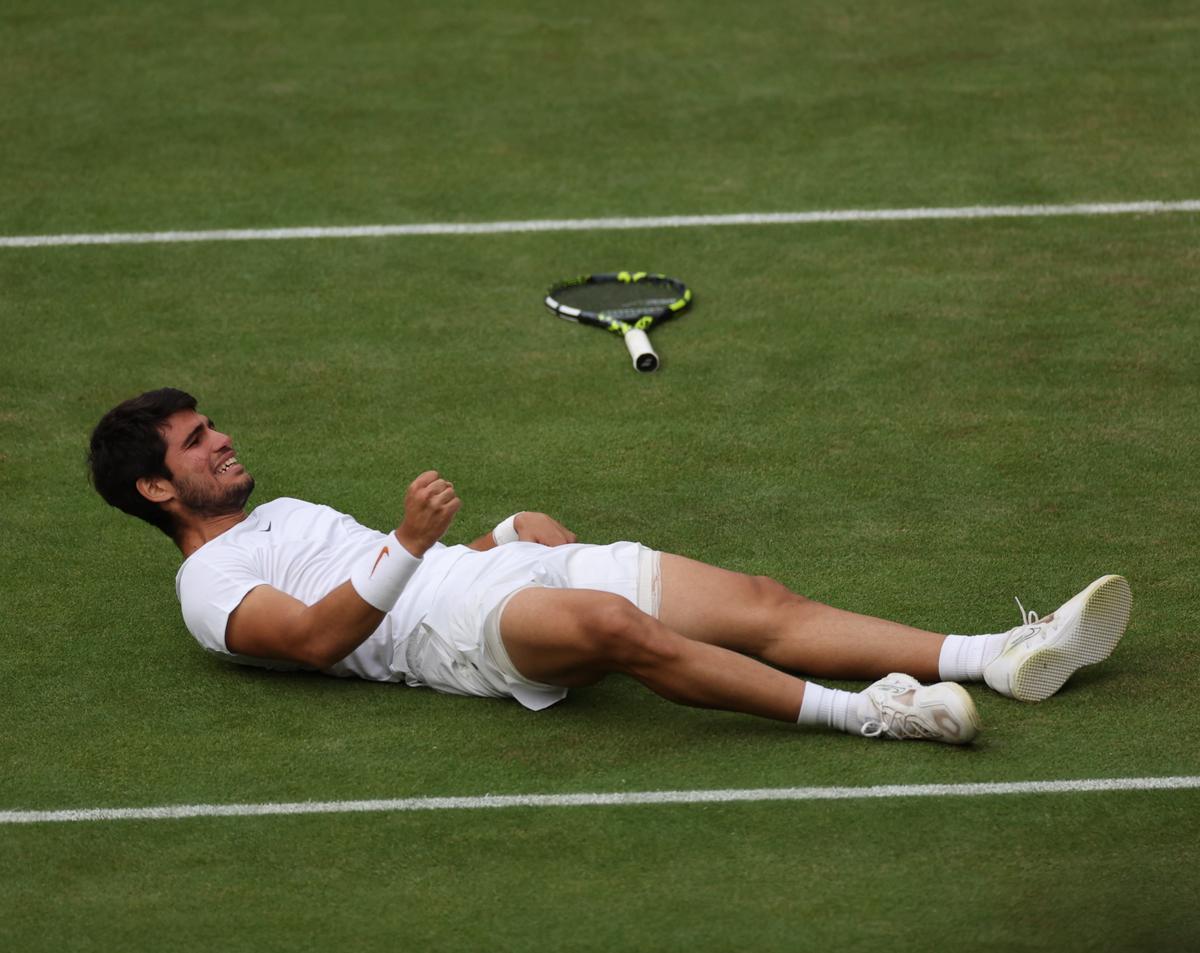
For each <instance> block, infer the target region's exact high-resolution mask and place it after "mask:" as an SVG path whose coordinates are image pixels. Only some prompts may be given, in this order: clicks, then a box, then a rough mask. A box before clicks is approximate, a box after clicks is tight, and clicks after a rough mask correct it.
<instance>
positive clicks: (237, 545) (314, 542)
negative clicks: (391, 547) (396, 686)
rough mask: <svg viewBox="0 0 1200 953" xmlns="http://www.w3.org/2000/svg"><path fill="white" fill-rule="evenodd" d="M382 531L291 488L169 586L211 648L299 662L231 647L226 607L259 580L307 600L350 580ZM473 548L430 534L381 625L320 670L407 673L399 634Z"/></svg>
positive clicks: (191, 562)
mask: <svg viewBox="0 0 1200 953" xmlns="http://www.w3.org/2000/svg"><path fill="white" fill-rule="evenodd" d="M386 535H387V534H385V533H381V532H379V531H378V530H373V529H368V528H367V527H365V526H363V525H361V524H360V523H358V522H356V521H355V520H354V519H353V518H352V517H350V516H347V515H346V514H344V513H339V512H338V511H337V510H334V509H332V508H330V507H328V506H321V505H319V504H316V503H306V502H304V501H303V500H293V499H288V498H287V497H281V498H280V499H277V500H272V501H271V502H270V503H264V504H262V505H261V506H259V507H256V508H255V509H254V511H253V512H251V513H250V515H249V516H248V517H247V518H246V519H244V520H243V521H242V522H240V523H238V524H237V525H236V526H234V527H233V528H232V529H230V530H227V531H226V532H224V533H222V534H221V535H220V536H218V537H217V538H216V539H213V540H209V542H207V543H205V544H204V545H203V546H201V547H200V548H199V549H198V550H196V551H195V552H194V553H192V555H191V556H189V557H188V558H187V559H185V560H184V562H183V565H182V566H180V567H179V572H178V573H177V574H176V576H175V593H176V595H177V596H178V598H179V604H180V607H181V608H182V610H183V620H184V623H185V624H186V625H187V627H188V631H189V632H191V633H192V635H193V636H194V637H195V638H196V641H198V642H199V643H200V644H201V645H202V646H203V647H204V648H206V649H207V650H208V651H210V652H215V653H217V654H218V655H222V656H224V657H226V658H229V659H232V660H234V661H237V662H242V663H244V664H247V665H258V666H262V667H264V668H275V669H296V668H299V667H300V666H298V665H295V664H293V663H290V662H283V661H273V660H269V659H259V658H252V657H250V656H245V655H237V654H236V653H233V652H230V651H229V649H228V648H227V647H226V645H225V626H226V624H227V623H228V621H229V615H230V613H231V612H233V610H234V609H236V608H237V607H238V605H240V604H241V601H242V599H244V598H245V597H246V595H247V594H248V593H249V592H250V591H251V590H252V589H255V588H257V587H258V586H262V585H269V586H273V587H274V588H276V589H278V590H279V591H280V592H285V593H287V594H288V595H290V596H293V597H294V598H296V599H299V600H300V601H301V602H303V603H304V604H305V605H312V604H313V603H314V602H318V601H319V600H321V599H322V598H324V597H325V596H326V595H328V594H329V593H330V592H331V591H332V590H333V589H336V588H337V587H338V586H340V585H341V584H342V583H344V582H345V581H346V580H347V579H349V578H350V572H351V569H352V567H353V566H354V564H355V562H356V561H357V560H359V559H362V558H365V557H366V556H367V554H368V553H372V552H374V551H375V550H376V549H377V548H378V547H379V545H380V543H381V542H382V541H383V540H384V538H385V537H386ZM472 552H474V550H471V549H468V548H467V547H465V546H449V547H448V546H444V545H442V544H441V543H435V544H434V546H433V547H432V548H431V549H430V550H429V551H428V552H427V553H426V554H425V556H424V558H423V559H422V561H421V565H420V566H419V567H418V569H417V571H416V573H414V574H413V576H412V578H411V579H410V580H409V582H408V585H406V586H405V587H404V592H403V593H402V594H401V596H400V599H399V601H398V602H397V603H396V605H395V607H394V608H393V609H392V610H391V611H390V612H389V613H388V614H387V615H386V616H384V619H383V622H381V623H380V625H379V627H378V628H377V629H376V630H375V631H374V632H373V633H371V635H370V636H369V637H368V638H367V639H366V641H365V642H363V643H362V644H361V645H360V646H359V647H358V648H357V649H355V650H354V651H353V652H351V653H350V654H349V655H347V656H346V657H345V658H343V659H342V660H341V661H339V662H337V663H336V664H334V665H333V666H331V667H330V668H328V669H324V670H323V671H325V672H327V673H328V674H330V675H355V676H358V677H359V678H367V679H371V680H372V681H381V682H398V681H403V679H404V641H405V639H406V638H407V637H408V635H409V633H410V632H412V631H413V629H414V628H416V626H417V625H418V623H419V622H420V621H421V619H422V617H423V616H424V615H425V614H426V612H427V611H428V608H429V606H430V605H431V604H432V601H433V597H434V594H435V593H436V591H437V589H438V587H439V585H440V583H441V582H442V580H443V579H444V578H445V576H446V574H447V573H448V572H449V571H450V569H451V568H452V567H453V566H454V565H455V564H456V563H457V562H458V561H459V560H460V559H462V558H464V557H465V556H467V555H468V554H470V553H472Z"/></svg>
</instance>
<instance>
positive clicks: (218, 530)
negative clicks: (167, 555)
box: [175, 510, 250, 559]
mask: <svg viewBox="0 0 1200 953" xmlns="http://www.w3.org/2000/svg"><path fill="white" fill-rule="evenodd" d="M249 515H250V514H248V513H247V512H246V511H245V510H240V511H238V512H236V513H223V514H221V515H220V516H201V517H194V518H193V520H192V521H191V522H188V523H187V524H185V525H184V526H183V527H182V528H181V529H180V531H179V535H178V536H176V537H175V545H176V546H178V547H179V551H180V552H181V553H183V558H184V559H187V558H188V557H189V556H190V555H192V553H194V552H195V551H196V550H197V549H199V548H200V547H201V546H203V545H204V544H205V543H207V542H208V541H209V540H213V539H216V538H217V537H218V536H220V535H221V534H222V533H226V532H228V531H229V530H231V529H233V528H234V527H235V526H237V524H238V523H240V522H241V521H242V520H244V519H245V518H246V517H247V516H249Z"/></svg>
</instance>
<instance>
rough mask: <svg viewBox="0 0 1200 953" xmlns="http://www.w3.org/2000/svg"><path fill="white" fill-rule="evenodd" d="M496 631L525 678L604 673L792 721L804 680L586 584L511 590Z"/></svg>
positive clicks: (568, 679) (665, 692)
mask: <svg viewBox="0 0 1200 953" xmlns="http://www.w3.org/2000/svg"><path fill="white" fill-rule="evenodd" d="M500 635H501V638H502V639H503V640H504V646H505V648H506V649H507V651H508V655H509V658H510V659H511V661H512V663H513V665H514V666H515V667H516V669H517V671H518V672H520V673H521V674H522V675H524V676H525V677H526V678H530V679H533V680H535V681H539V682H545V683H547V684H550V685H563V686H566V687H568V688H569V687H573V686H577V685H588V684H591V683H593V682H596V681H599V680H600V679H601V678H603V677H604V676H605V675H608V674H609V673H612V672H622V673H624V674H626V675H631V676H633V677H634V678H636V679H637V680H638V681H640V682H642V683H643V684H644V685H646V686H647V687H648V688H650V689H651V690H653V691H654V692H656V693H658V694H659V695H661V696H663V697H664V698H666V699H668V700H670V701H674V702H678V703H680V704H684V705H693V706H696V707H699V708H720V709H723V710H726V711H739V712H744V713H746V714H750V715H761V716H763V717H765V718H774V719H777V720H779V721H793V722H794V721H795V720H796V718H797V716H798V714H799V712H800V703H801V701H802V700H803V698H804V682H803V681H802V680H800V679H799V678H796V677H795V676H792V675H788V674H787V673H785V672H781V671H779V670H778V669H775V668H772V667H771V666H769V665H764V664H763V663H762V662H758V661H755V660H754V659H751V658H747V657H746V656H744V655H739V654H738V653H737V652H733V651H730V650H728V649H725V648H722V647H720V646H718V645H715V644H709V643H707V642H704V641H697V640H692V639H688V638H684V637H683V636H682V635H680V634H678V633H677V632H674V631H672V630H671V629H670V628H669V627H668V626H666V625H663V624H662V623H661V622H659V621H658V620H657V619H655V618H653V617H652V616H649V615H646V614H645V613H644V612H642V611H641V610H640V609H638V608H637V607H636V606H635V605H634V604H633V603H631V602H630V601H629V600H627V599H623V598H621V597H620V596H615V595H612V594H610V593H605V592H597V591H594V590H589V589H539V588H531V589H525V590H522V591H521V592H518V593H517V594H516V595H515V596H513V598H512V599H511V600H510V601H509V603H508V605H507V606H506V607H505V610H504V615H503V616H502V617H501V619H500Z"/></svg>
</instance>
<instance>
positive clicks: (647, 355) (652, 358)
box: [625, 328, 658, 374]
mask: <svg viewBox="0 0 1200 953" xmlns="http://www.w3.org/2000/svg"><path fill="white" fill-rule="evenodd" d="M625 346H626V347H627V348H628V349H629V356H630V357H632V358H633V366H634V369H636V370H639V371H642V372H643V373H646V374H648V373H650V371H656V370H658V355H657V354H655V353H654V348H652V347H651V346H650V336H649V335H648V334H647V333H646V332H645V331H641V330H638V329H637V328H634V329H633V330H632V331H626V332H625Z"/></svg>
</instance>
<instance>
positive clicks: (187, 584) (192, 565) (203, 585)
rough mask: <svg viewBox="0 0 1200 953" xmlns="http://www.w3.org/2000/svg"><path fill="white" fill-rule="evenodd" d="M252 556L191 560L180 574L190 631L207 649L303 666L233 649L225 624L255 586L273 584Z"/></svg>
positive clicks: (272, 664) (247, 660)
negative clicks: (229, 642)
mask: <svg viewBox="0 0 1200 953" xmlns="http://www.w3.org/2000/svg"><path fill="white" fill-rule="evenodd" d="M251 563H252V560H250V559H248V558H247V559H244V560H243V559H239V558H238V557H237V555H234V556H233V558H223V559H220V560H219V561H218V560H199V561H192V560H189V562H188V563H187V564H186V565H185V566H184V567H183V569H182V571H181V572H180V575H179V583H178V596H179V605H180V608H181V610H182V611H183V622H184V625H186V626H187V628H188V631H189V632H191V633H192V636H193V637H194V638H195V639H196V641H197V642H199V643H200V644H201V645H202V646H203V647H204V648H205V649H207V650H208V651H210V652H215V653H217V654H218V655H223V656H225V657H226V658H229V659H233V660H235V661H237V662H241V663H243V664H247V665H255V666H260V667H262V668H272V669H282V670H287V671H292V670H295V669H297V668H299V667H300V666H298V665H296V664H295V663H293V662H285V661H281V660H276V659H260V658H252V657H250V656H247V655H238V654H236V653H234V652H230V651H229V649H228V648H227V647H226V645H225V627H226V625H227V624H228V622H229V616H230V613H232V612H233V610H234V609H236V608H237V607H238V606H239V605H241V604H242V600H243V599H245V598H246V596H247V595H248V594H249V593H250V591H251V590H253V589H256V588H258V587H259V586H265V585H269V583H268V582H267V580H266V579H264V578H262V575H261V574H260V573H258V572H257V570H256V569H255V567H254V566H253V565H252V564H251Z"/></svg>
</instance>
